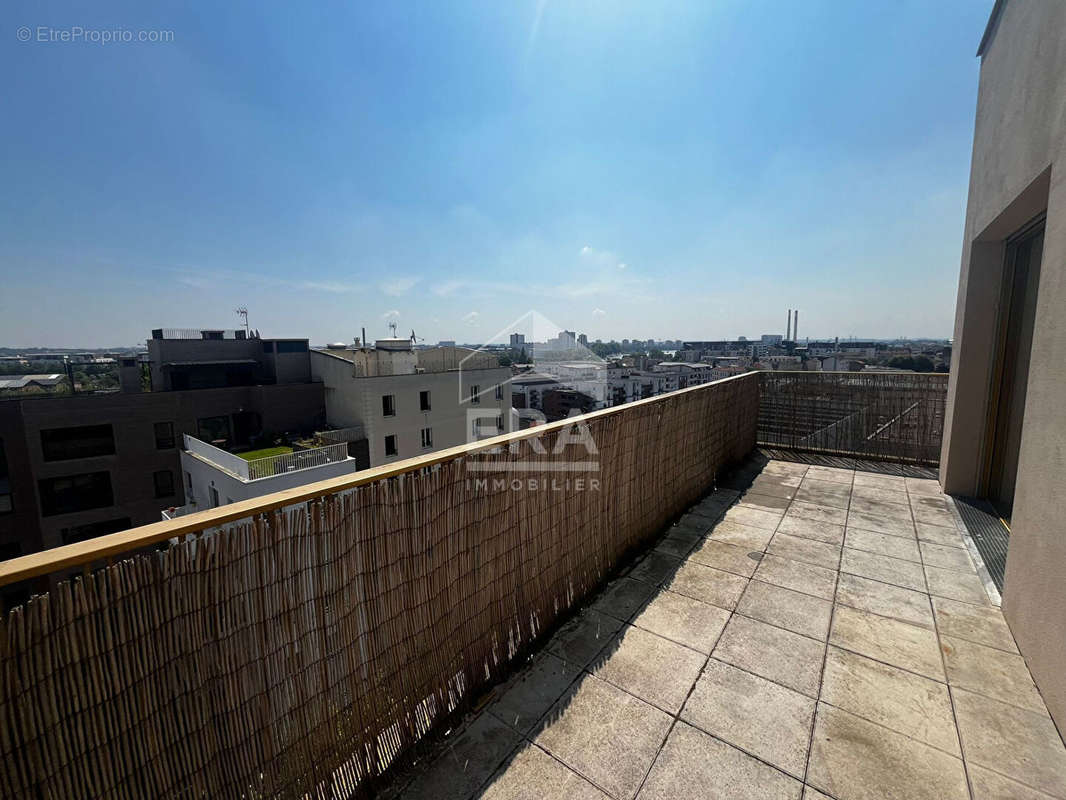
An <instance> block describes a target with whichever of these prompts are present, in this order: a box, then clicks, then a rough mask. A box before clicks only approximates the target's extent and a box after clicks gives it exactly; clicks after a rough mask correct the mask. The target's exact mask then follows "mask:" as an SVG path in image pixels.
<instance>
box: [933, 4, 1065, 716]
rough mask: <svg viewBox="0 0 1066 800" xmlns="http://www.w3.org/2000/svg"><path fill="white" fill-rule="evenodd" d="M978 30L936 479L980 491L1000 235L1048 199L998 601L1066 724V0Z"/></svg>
mask: <svg viewBox="0 0 1066 800" xmlns="http://www.w3.org/2000/svg"><path fill="white" fill-rule="evenodd" d="M1000 9H1001V13H1000V14H999V18H998V20H994V26H993V27H992V28H991V29H990V35H989V37H987V38H986V41H985V47H984V51H983V57H982V62H981V80H980V94H979V98H978V103H977V117H976V122H975V130H974V147H973V164H972V168H971V174H970V191H969V201H968V206H967V212H966V228H965V238H964V243H963V256H962V269H961V275H960V279H959V294H958V305H957V308H956V318H955V344H954V351H953V358H952V370H951V378H950V383H949V388H948V414H947V435H946V436H945V439H944V446H943V454H942V459H941V482H942V483H943V485H944V489H945V490H946V491H948V492H951V493H953V494H962V495H974V494H981V493H982V492H983V487H982V486H981V476H982V474H983V465H984V463H985V459H986V458H987V452H986V444H985V443H986V440H987V437H986V430H987V426H988V420H987V416H988V413H989V398H990V396H991V381H992V353H993V351H994V336H995V327H996V326H995V321H996V318H997V314H998V313H999V290H1000V282H1001V280H1002V275H1003V265H1004V255H1005V249H1006V248H1005V240H1006V238H1007V237H1008V236H1010V235H1011V234H1012V233H1014V232H1015V231H1017V230H1018V229H1019V228H1021V227H1022V226H1023V225H1025V223H1026V222H1028V221H1029V220H1031V219H1033V218H1034V217H1036V216H1037V215H1038V214H1040V213H1041V212H1044V211H1046V213H1047V222H1046V229H1045V238H1044V251H1043V259H1042V265H1041V271H1040V281H1039V285H1038V300H1037V309H1036V318H1035V325H1034V341H1033V345H1032V355H1031V359H1030V371H1029V378H1028V388H1027V394H1026V402H1025V415H1024V424H1023V428H1022V436H1021V448H1020V458H1019V464H1018V481H1017V489H1016V492H1015V496H1014V497H1015V499H1014V510H1013V516H1012V520H1011V536H1010V547H1009V550H1008V557H1007V571H1006V581H1005V584H1004V591H1003V611H1004V613H1005V615H1006V617H1007V621H1008V622H1009V624H1010V626H1011V630H1012V631H1013V633H1014V636H1015V638H1016V639H1017V641H1018V645H1019V647H1020V648H1021V650H1022V654H1023V655H1024V656H1025V658H1026V660H1027V662H1028V663H1029V668H1030V670H1031V671H1032V674H1033V676H1034V678H1035V679H1036V681H1037V684H1038V686H1039V688H1040V691H1041V693H1042V694H1043V696H1044V699H1045V701H1046V702H1047V706H1048V708H1049V709H1050V711H1051V713H1052V716H1053V717H1054V718H1055V720H1056V723H1057V724H1058V726H1059V730H1060V731H1064V730H1066V515H1064V513H1063V512H1064V511H1066V500H1064V499H1063V498H1064V497H1066V323H1064V320H1063V315H1064V313H1066V2H1062V0H1008V1H1007V2H1006V3H1005V4H1002V5H1001V7H1000Z"/></svg>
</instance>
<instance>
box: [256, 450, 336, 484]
mask: <svg viewBox="0 0 1066 800" xmlns="http://www.w3.org/2000/svg"><path fill="white" fill-rule="evenodd" d="M347 458H348V445H347V444H343V443H341V444H330V445H326V446H325V447H315V448H312V449H310V450H294V451H293V452H291V453H285V454H284V455H280V456H268V457H267V458H256V459H253V460H252V461H246V462H245V463H246V464H247V465H248V478H249V480H253V481H254V480H259V479H260V478H272V477H273V476H275V475H285V474H287V473H289V472H296V471H297V470H301V469H311V468H312V467H321V466H322V465H324V464H333V463H336V462H337V461H344V460H345V459H347Z"/></svg>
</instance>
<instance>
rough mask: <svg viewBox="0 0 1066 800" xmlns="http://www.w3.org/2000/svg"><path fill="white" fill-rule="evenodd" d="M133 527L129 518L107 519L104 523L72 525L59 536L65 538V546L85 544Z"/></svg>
mask: <svg viewBox="0 0 1066 800" xmlns="http://www.w3.org/2000/svg"><path fill="white" fill-rule="evenodd" d="M132 527H133V523H132V522H130V518H129V517H120V518H119V519H106V520H104V521H103V522H89V523H87V524H85V525H72V526H71V527H69V528H63V529H62V530H61V531H60V532H59V534H60V536H62V537H63V544H74V542H84V541H85V540H86V539H95V538H96V537H97V536H106V535H107V534H109V533H117V532H118V531H125V530H129V529H130V528H132Z"/></svg>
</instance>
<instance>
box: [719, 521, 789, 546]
mask: <svg viewBox="0 0 1066 800" xmlns="http://www.w3.org/2000/svg"><path fill="white" fill-rule="evenodd" d="M708 536H710V538H712V539H714V540H715V541H716V542H725V543H726V544H731V545H735V546H736V547H743V548H744V549H745V550H746V551H748V552H751V551H753V550H755V551H759V552H762V551H763V550H765V549H766V545H768V544H769V543H770V540H771V539H772V538H774V532H773V531H771V530H767V529H765V528H753V527H751V526H750V525H741V524H740V523H739V522H726V521H725V520H722V521H721V522H719V523H718V524H717V525H715V526H714V527H713V528H712V529H711V530H710V532H709V533H708Z"/></svg>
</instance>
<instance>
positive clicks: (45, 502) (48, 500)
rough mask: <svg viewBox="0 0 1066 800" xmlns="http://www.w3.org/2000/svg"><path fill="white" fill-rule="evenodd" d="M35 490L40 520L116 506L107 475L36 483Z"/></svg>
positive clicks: (86, 475)
mask: <svg viewBox="0 0 1066 800" xmlns="http://www.w3.org/2000/svg"><path fill="white" fill-rule="evenodd" d="M37 488H38V490H39V492H40V495H41V516H42V517H52V516H55V515H56V514H71V513H73V512H75V511H88V510H89V509H91V508H107V507H108V506H113V505H114V504H115V497H114V494H112V492H111V474H110V473H108V472H87V473H84V474H82V475H67V476H65V477H62V478H47V479H45V480H40V481H37Z"/></svg>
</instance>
